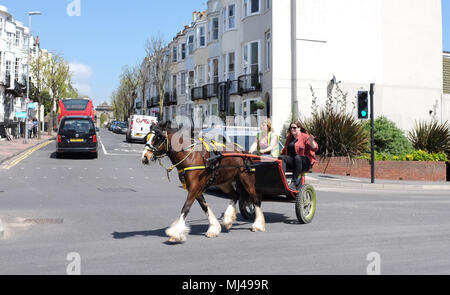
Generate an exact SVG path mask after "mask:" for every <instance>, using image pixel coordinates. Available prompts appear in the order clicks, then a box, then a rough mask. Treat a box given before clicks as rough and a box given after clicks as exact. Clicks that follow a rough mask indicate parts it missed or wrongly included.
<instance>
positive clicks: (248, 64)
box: [243, 41, 259, 74]
mask: <svg viewBox="0 0 450 295" xmlns="http://www.w3.org/2000/svg"><path fill="white" fill-rule="evenodd" d="M243 58H244V62H243V72H244V74H258V73H259V41H255V42H251V43H248V44H246V45H244V57H243Z"/></svg>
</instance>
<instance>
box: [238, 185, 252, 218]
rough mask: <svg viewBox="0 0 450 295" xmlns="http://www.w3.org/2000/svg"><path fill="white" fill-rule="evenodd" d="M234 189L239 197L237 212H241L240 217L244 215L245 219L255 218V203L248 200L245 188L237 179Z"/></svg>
mask: <svg viewBox="0 0 450 295" xmlns="http://www.w3.org/2000/svg"><path fill="white" fill-rule="evenodd" d="M236 191H237V192H238V194H239V196H240V198H239V212H240V213H241V215H242V217H244V218H245V219H247V220H251V221H253V220H255V217H256V213H255V205H254V204H253V202H252V201H251V200H250V196H249V194H248V192H247V191H246V190H245V188H244V187H243V186H242V184H241V183H240V182H239V181H236Z"/></svg>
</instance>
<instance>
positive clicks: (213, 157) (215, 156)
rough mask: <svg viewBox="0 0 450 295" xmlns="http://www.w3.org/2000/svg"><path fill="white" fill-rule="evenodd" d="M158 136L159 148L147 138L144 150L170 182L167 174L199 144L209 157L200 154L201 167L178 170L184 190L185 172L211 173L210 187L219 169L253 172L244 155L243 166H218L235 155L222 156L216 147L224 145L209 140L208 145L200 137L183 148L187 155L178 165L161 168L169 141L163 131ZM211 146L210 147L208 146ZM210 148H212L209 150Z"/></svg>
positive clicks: (186, 157) (184, 159)
mask: <svg viewBox="0 0 450 295" xmlns="http://www.w3.org/2000/svg"><path fill="white" fill-rule="evenodd" d="M159 136H162V137H164V141H161V143H160V144H159V147H158V148H156V147H154V146H153V145H152V143H151V141H150V139H151V137H150V136H149V137H150V138H147V139H148V140H147V144H146V147H145V148H146V150H150V151H152V152H153V153H154V157H155V158H156V159H157V160H158V161H159V164H160V165H161V167H163V168H164V169H165V170H166V172H167V178H168V179H169V181H170V176H169V173H170V172H172V171H173V170H174V169H175V168H177V167H178V166H179V165H181V164H182V163H183V162H184V161H186V160H187V159H188V158H189V157H190V156H191V155H192V154H193V152H194V151H195V149H196V147H197V146H198V145H200V144H202V145H203V146H204V147H205V149H206V151H207V152H208V153H209V157H208V158H205V156H204V155H203V154H202V155H201V156H202V158H203V164H204V165H201V166H191V167H186V168H182V169H178V174H179V176H180V180H181V182H182V184H183V187H184V189H186V180H185V179H186V178H185V175H186V172H189V171H199V170H210V171H212V172H213V173H212V174H211V177H210V179H209V180H208V185H207V186H210V185H212V184H213V183H214V181H215V179H216V177H217V175H218V173H219V169H230V168H246V170H247V171H249V172H254V171H255V169H254V168H252V167H251V165H250V163H249V160H248V158H247V157H245V154H242V158H243V159H244V165H243V166H230V165H228V166H220V163H221V161H222V159H223V158H226V157H237V155H236V154H230V155H227V154H223V153H221V152H220V151H219V150H218V147H226V145H224V144H222V143H218V142H216V141H214V140H211V141H210V142H209V143H208V142H206V140H205V139H204V138H202V137H200V138H199V141H200V142H194V143H193V144H192V145H190V146H189V147H187V148H185V151H187V150H188V149H189V148H190V150H189V153H188V154H187V155H186V156H185V157H184V158H183V159H182V160H181V161H179V162H178V163H176V164H173V165H172V166H171V167H170V168H165V167H164V166H163V164H162V163H161V159H162V158H164V157H166V156H168V153H169V139H168V136H167V131H165V134H164V135H161V134H159ZM164 143H166V151H165V152H164V153H162V154H161V153H160V149H161V147H162V145H163V144H164ZM210 145H211V146H210ZM211 147H212V148H211Z"/></svg>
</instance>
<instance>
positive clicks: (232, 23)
mask: <svg viewBox="0 0 450 295" xmlns="http://www.w3.org/2000/svg"><path fill="white" fill-rule="evenodd" d="M235 10H236V9H235V6H234V4H233V5H228V29H234V28H235V27H236V23H235V21H234V16H235V13H236V11H235Z"/></svg>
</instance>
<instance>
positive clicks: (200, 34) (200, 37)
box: [198, 26, 206, 47]
mask: <svg viewBox="0 0 450 295" xmlns="http://www.w3.org/2000/svg"><path fill="white" fill-rule="evenodd" d="M205 45H206V36H205V27H204V26H202V27H199V28H198V47H204V46H205Z"/></svg>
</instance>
